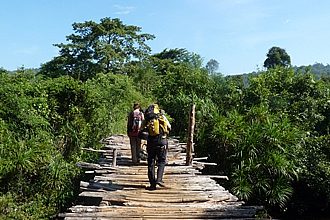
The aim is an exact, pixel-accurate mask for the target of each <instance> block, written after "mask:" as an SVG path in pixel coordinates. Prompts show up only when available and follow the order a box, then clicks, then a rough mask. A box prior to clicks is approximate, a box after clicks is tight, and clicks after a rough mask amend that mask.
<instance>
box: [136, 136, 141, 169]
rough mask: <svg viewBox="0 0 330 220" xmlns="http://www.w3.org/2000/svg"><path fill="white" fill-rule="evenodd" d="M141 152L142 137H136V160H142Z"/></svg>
mask: <svg viewBox="0 0 330 220" xmlns="http://www.w3.org/2000/svg"><path fill="white" fill-rule="evenodd" d="M140 153H141V139H140V138H136V161H137V162H138V163H139V162H140V159H141V158H140Z"/></svg>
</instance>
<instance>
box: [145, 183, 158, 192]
mask: <svg viewBox="0 0 330 220" xmlns="http://www.w3.org/2000/svg"><path fill="white" fill-rule="evenodd" d="M146 189H147V190H150V191H152V190H156V189H157V187H156V184H151V185H150V186H148V187H147V188H146Z"/></svg>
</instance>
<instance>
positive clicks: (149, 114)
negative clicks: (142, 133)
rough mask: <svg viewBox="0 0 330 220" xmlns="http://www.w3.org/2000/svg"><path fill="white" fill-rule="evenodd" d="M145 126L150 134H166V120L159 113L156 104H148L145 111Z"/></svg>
mask: <svg viewBox="0 0 330 220" xmlns="http://www.w3.org/2000/svg"><path fill="white" fill-rule="evenodd" d="M145 120H146V123H147V124H146V125H147V126H146V127H147V129H148V133H149V135H150V136H157V135H160V134H161V135H168V134H169V130H168V122H167V120H165V118H164V116H163V115H162V114H161V113H160V109H159V106H158V105H157V104H152V105H150V106H149V107H148V108H147V110H146V112H145Z"/></svg>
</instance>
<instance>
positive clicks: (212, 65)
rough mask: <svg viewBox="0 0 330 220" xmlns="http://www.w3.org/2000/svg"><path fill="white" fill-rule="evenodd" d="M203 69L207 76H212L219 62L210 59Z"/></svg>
mask: <svg viewBox="0 0 330 220" xmlns="http://www.w3.org/2000/svg"><path fill="white" fill-rule="evenodd" d="M205 68H206V69H207V71H208V72H209V74H214V73H216V71H217V70H218V69H219V62H218V61H216V60H215V59H210V60H209V61H208V62H207V64H206V66H205Z"/></svg>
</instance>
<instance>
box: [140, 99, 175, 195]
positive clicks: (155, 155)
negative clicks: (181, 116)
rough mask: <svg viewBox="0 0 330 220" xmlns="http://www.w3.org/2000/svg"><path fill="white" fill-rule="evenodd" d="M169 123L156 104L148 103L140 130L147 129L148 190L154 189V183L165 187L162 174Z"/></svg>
mask: <svg viewBox="0 0 330 220" xmlns="http://www.w3.org/2000/svg"><path fill="white" fill-rule="evenodd" d="M170 129H171V125H170V123H169V121H168V120H167V118H166V117H165V115H164V112H161V110H160V109H159V106H158V105H157V104H152V105H150V106H149V107H148V108H147V109H146V111H145V120H144V121H143V124H142V128H141V130H142V131H144V130H147V132H148V137H147V153H148V159H147V161H148V179H149V183H150V186H149V187H147V189H149V190H156V185H159V186H161V187H165V185H164V182H163V174H164V169H165V164H166V154H167V148H168V142H167V136H168V134H169V130H170ZM156 162H157V177H155V165H156V164H155V163H156Z"/></svg>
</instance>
